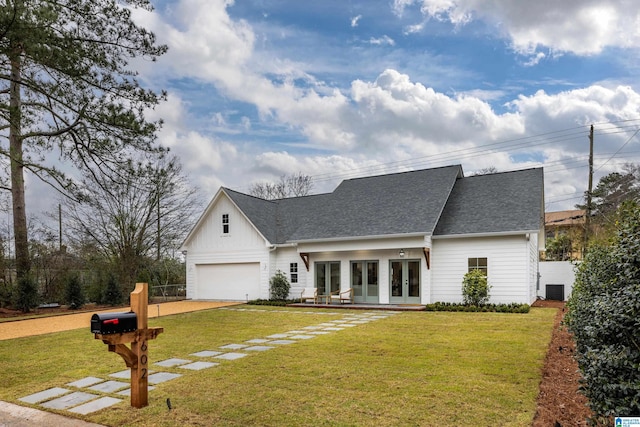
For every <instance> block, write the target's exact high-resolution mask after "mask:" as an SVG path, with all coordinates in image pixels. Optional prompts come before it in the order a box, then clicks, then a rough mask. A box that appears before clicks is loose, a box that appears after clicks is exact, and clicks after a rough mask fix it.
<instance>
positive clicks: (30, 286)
mask: <svg viewBox="0 0 640 427" xmlns="http://www.w3.org/2000/svg"><path fill="white" fill-rule="evenodd" d="M14 297H15V302H14V305H15V307H16V308H17V309H19V310H22V312H24V313H28V312H29V311H30V310H31V309H32V308H35V307H37V306H38V304H39V302H40V296H39V295H38V285H37V283H36V282H35V281H34V280H33V279H31V278H30V277H23V278H21V279H19V280H18V286H17V287H16V290H15V292H14Z"/></svg>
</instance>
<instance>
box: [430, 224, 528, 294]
mask: <svg viewBox="0 0 640 427" xmlns="http://www.w3.org/2000/svg"><path fill="white" fill-rule="evenodd" d="M531 246H532V243H531V239H529V241H527V238H526V236H525V235H524V234H523V235H517V236H504V237H477V238H456V239H434V240H433V251H432V258H431V265H432V272H431V283H432V285H431V301H432V302H437V301H441V302H462V279H463V277H464V275H465V274H466V273H467V271H468V259H469V258H487V264H488V265H487V269H488V280H489V285H490V286H491V289H490V291H489V295H490V302H491V303H512V302H517V303H526V304H531V303H532V302H533V301H534V300H535V292H533V293H531V289H532V286H533V289H534V290H535V282H533V284H532V283H531V280H532V279H531V274H532V271H533V270H534V267H533V265H534V264H535V263H534V262H532V261H531V250H532V249H531ZM536 248H537V242H536ZM536 250H537V249H536Z"/></svg>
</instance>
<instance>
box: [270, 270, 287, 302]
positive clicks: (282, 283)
mask: <svg viewBox="0 0 640 427" xmlns="http://www.w3.org/2000/svg"><path fill="white" fill-rule="evenodd" d="M269 285H270V297H271V299H272V300H277V301H283V300H286V299H287V298H288V297H289V290H290V288H291V285H290V284H289V279H287V276H285V274H284V273H283V272H282V271H280V270H278V271H276V274H274V275H273V277H272V278H271V280H269Z"/></svg>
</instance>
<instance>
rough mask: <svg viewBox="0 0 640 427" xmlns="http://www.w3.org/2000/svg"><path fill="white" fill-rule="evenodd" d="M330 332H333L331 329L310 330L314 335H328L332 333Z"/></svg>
mask: <svg viewBox="0 0 640 427" xmlns="http://www.w3.org/2000/svg"><path fill="white" fill-rule="evenodd" d="M330 333H331V332H329V331H311V332H309V334H312V335H326V334H330Z"/></svg>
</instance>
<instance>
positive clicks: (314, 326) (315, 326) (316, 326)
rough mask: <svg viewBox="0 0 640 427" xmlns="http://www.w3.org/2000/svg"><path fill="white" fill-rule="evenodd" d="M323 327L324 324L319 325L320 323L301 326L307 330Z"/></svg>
mask: <svg viewBox="0 0 640 427" xmlns="http://www.w3.org/2000/svg"><path fill="white" fill-rule="evenodd" d="M323 327H324V326H320V325H312V326H305V327H304V328H302V329H308V330H311V331H313V330H315V329H322V328H323Z"/></svg>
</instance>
